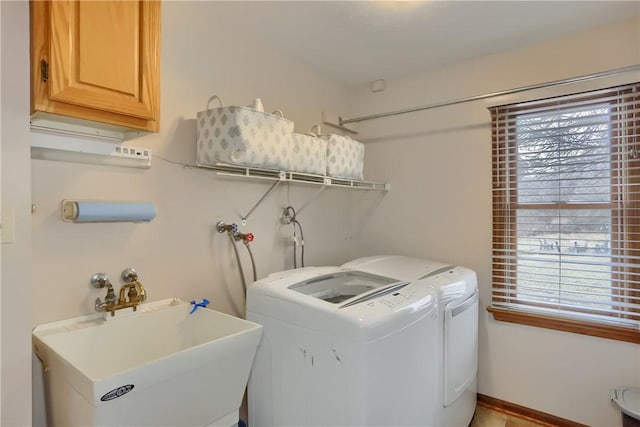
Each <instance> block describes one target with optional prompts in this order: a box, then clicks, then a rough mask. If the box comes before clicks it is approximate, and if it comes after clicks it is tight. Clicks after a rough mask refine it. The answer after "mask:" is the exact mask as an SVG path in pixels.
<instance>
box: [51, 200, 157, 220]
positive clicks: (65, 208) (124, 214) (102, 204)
mask: <svg viewBox="0 0 640 427" xmlns="http://www.w3.org/2000/svg"><path fill="white" fill-rule="evenodd" d="M83 207H91V210H92V212H91V214H90V215H89V216H87V215H85V214H84V212H83ZM61 208H62V209H61V211H62V220H63V221H65V222H149V221H151V220H152V219H153V218H155V216H156V211H155V205H154V204H153V203H150V202H124V201H88V200H84V201H81V200H70V199H63V200H62V202H61Z"/></svg>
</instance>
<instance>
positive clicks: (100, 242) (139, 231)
mask: <svg viewBox="0 0 640 427" xmlns="http://www.w3.org/2000/svg"><path fill="white" fill-rule="evenodd" d="M0 7H2V14H1V19H2V205H3V206H4V207H8V206H13V207H14V208H15V209H16V235H17V243H15V244H6V245H4V246H3V248H2V250H3V253H2V290H1V291H2V295H1V303H2V307H1V311H0V313H1V315H2V319H1V320H2V326H1V327H2V331H1V332H2V355H1V356H2V376H1V380H2V389H1V394H2V408H1V411H2V412H1V413H2V420H1V424H2V425H3V426H5V425H6V426H13V425H16V426H25V425H30V424H31V399H30V394H31V391H32V390H31V386H30V383H29V380H28V379H29V376H30V375H29V374H30V372H29V370H30V363H31V346H30V328H31V327H32V326H34V325H36V324H39V323H43V322H48V321H52V320H57V319H62V318H67V317H71V316H77V315H81V314H86V313H90V312H92V311H93V300H94V299H95V298H96V297H97V296H102V293H101V292H99V291H97V290H94V289H91V288H90V286H89V282H88V281H89V277H90V276H91V274H93V273H95V272H98V271H104V272H106V273H108V274H110V275H111V277H112V279H113V280H114V281H116V280H117V276H118V275H119V273H120V271H121V270H122V269H123V268H125V267H127V266H134V267H136V268H137V269H138V271H139V273H140V276H141V280H142V281H143V283H144V284H145V286H146V288H147V290H148V292H149V297H150V299H151V300H155V299H160V298H164V297H168V296H173V295H175V296H178V297H181V298H183V299H187V300H189V299H193V298H201V297H207V298H209V299H210V300H211V301H212V304H213V306H214V308H217V309H220V310H223V311H226V312H230V313H239V312H241V311H242V308H241V307H242V302H243V300H242V295H241V290H240V287H239V284H238V276H237V270H236V266H235V260H234V258H233V256H232V251H231V249H230V246H229V244H228V242H227V241H226V237H224V236H221V235H218V234H216V233H215V232H214V231H213V226H214V224H215V223H216V222H217V221H218V220H219V219H222V220H226V221H238V220H239V217H240V216H241V214H244V213H246V212H247V211H248V209H249V208H251V207H252V206H253V204H254V203H255V202H256V201H257V200H258V198H259V197H261V196H262V194H263V193H264V192H265V191H266V190H267V188H268V184H265V183H261V182H241V181H236V180H231V179H224V178H221V177H219V176H217V175H215V173H213V172H211V171H206V170H200V169H189V168H183V167H181V166H178V165H175V164H172V163H169V162H165V161H163V160H161V159H160V158H155V159H154V164H153V167H152V169H151V170H148V171H141V170H130V169H121V168H105V167H99V166H89V165H77V164H70V163H56V162H47V161H40V160H34V161H30V159H29V148H28V146H29V139H30V137H31V136H30V134H29V131H28V125H27V123H28V85H29V83H28V75H29V72H28V57H27V54H28V40H29V38H28V5H27V3H26V2H16V3H11V2H6V1H2V2H0ZM223 7H224V3H223V2H206V3H205V2H164V3H163V22H162V28H163V30H162V31H163V33H162V95H161V98H162V119H161V132H160V133H159V134H157V135H152V136H148V137H145V138H143V139H141V140H139V141H136V142H135V144H138V145H141V146H145V147H151V148H152V149H153V150H154V153H156V154H157V155H158V156H161V157H164V158H167V159H170V160H172V161H177V162H183V163H191V162H193V159H194V156H195V142H194V141H195V123H194V121H193V120H194V118H195V114H196V112H197V111H199V110H201V109H203V108H204V104H205V103H206V100H207V98H208V96H209V95H210V94H213V93H217V94H219V95H221V96H222V97H223V99H225V101H226V102H227V103H229V104H245V103H249V102H250V100H251V99H252V98H254V97H256V96H259V97H261V98H262V99H263V101H264V103H265V106H266V107H267V108H268V109H271V108H281V109H283V110H284V111H285V113H286V114H287V116H288V117H289V118H291V119H292V120H294V121H295V123H296V128H297V130H298V131H303V130H305V129H306V128H308V127H309V126H311V125H312V124H314V123H316V122H317V121H319V118H320V111H321V110H325V109H326V110H331V111H336V112H339V113H341V114H343V115H344V116H348V115H349V113H350V112H351V113H366V112H378V111H386V110H390V109H394V108H396V107H406V106H407V105H418V104H422V103H426V102H430V101H437V100H441V99H450V98H455V97H459V96H464V95H469V94H476V93H481V92H486V91H491V90H499V89H504V88H508V87H513V86H519V85H523V84H529V83H536V82H539V81H545V80H552V79H555V78H562V77H567V76H572V75H576V74H583V73H588V72H593V71H600V70H602V69H607V68H614V67H617V66H622V65H627V64H630V63H638V62H640V61H639V60H638V48H637V44H635V51H634V50H633V48H634V43H637V40H638V34H637V28H638V26H637V23H630V24H629V25H628V26H626V27H616V28H613V29H610V30H605V31H603V32H602V33H601V34H599V35H598V34H597V33H593V34H590V35H586V36H585V37H584V38H581V37H576V38H574V39H568V40H566V41H565V42H564V47H565V49H564V50H563V49H559V48H552V49H547V47H548V46H544V45H542V46H538V47H534V48H531V49H527V50H522V51H519V52H514V53H507V54H504V55H498V56H496V57H491V58H485V59H479V60H477V61H471V62H469V63H465V64H459V65H458V66H452V67H448V68H446V69H442V70H438V71H435V72H433V73H430V74H425V75H421V76H416V77H415V78H413V79H407V80H404V81H397V82H388V83H389V84H388V90H387V91H386V92H383V93H381V94H377V96H375V97H373V96H370V95H368V94H365V93H363V94H361V96H358V97H356V96H354V95H355V94H354V93H350V92H349V91H347V90H345V89H344V88H342V87H341V86H339V85H337V84H335V83H334V82H332V81H330V80H328V79H326V78H324V77H323V76H321V75H318V74H316V73H315V72H314V71H313V70H310V69H308V68H306V67H305V66H304V65H302V64H300V63H297V62H295V61H292V60H291V59H289V58H287V57H285V56H283V55H281V54H280V53H278V52H275V51H271V50H269V49H263V48H261V46H260V45H259V42H256V41H255V40H245V39H243V35H242V34H237V32H234V28H233V22H226V21H225V20H224V19H222V18H221V16H223V14H220V15H217V14H216V10H219V9H217V8H223ZM634 24H635V26H634ZM609 42H611V44H609ZM613 42H615V43H613ZM594 44H596V45H599V46H602V47H603V49H601V51H603V56H602V57H594V56H593V55H592V52H593V51H598V49H597V47H596V48H595V49H594V47H593V46H594ZM612 46H616V48H615V49H613V48H611V47H612ZM619 46H628V48H620V49H618V47H619ZM567 48H570V49H569V50H567ZM567 52H574V53H575V57H573V55H572V56H571V58H570V59H571V60H570V61H569V60H566V58H567ZM578 53H579V54H578ZM536 58H537V59H540V58H546V59H548V61H546V62H544V66H541V65H540V63H539V62H538V61H536V60H535V59H536ZM529 65H531V67H529ZM417 89H419V90H417ZM354 100H356V101H358V102H357V103H358V104H359V105H361V106H362V107H361V108H360V109H358V110H357V109H352V108H351V106H352V104H353V101H354ZM419 114H423V115H419V116H405V117H403V118H398V119H390V120H392V121H390V122H389V121H387V122H382V121H379V122H377V123H372V124H369V125H367V126H366V131H367V132H366V133H365V136H366V135H368V137H369V139H371V140H372V141H373V142H372V143H370V144H369V145H368V146H367V162H368V165H367V170H366V176H367V177H368V178H370V179H376V180H381V181H382V180H388V181H390V182H391V184H392V191H391V192H390V193H388V194H386V195H383V194H382V193H376V192H372V193H366V192H347V191H344V190H334V189H331V190H326V191H324V192H323V193H321V194H319V195H318V194H317V189H316V188H315V187H302V186H290V187H289V186H286V185H282V186H281V187H282V188H279V189H277V190H276V191H275V192H274V194H272V196H271V197H270V198H269V199H268V200H267V201H266V202H265V203H264V204H262V205H261V206H260V207H259V208H258V209H257V210H256V211H255V212H254V214H253V215H252V217H251V218H250V219H249V224H248V226H247V227H246V228H245V230H246V231H252V232H254V233H255V234H256V241H255V243H254V245H253V247H254V251H255V255H256V259H257V261H258V270H259V275H260V276H264V275H266V274H267V273H269V272H271V271H275V270H280V269H283V268H286V267H289V266H291V260H290V249H288V247H287V242H286V236H287V235H288V229H286V228H283V227H280V225H279V213H280V210H281V208H282V207H284V206H286V205H287V204H289V203H291V204H293V205H294V207H296V208H298V207H300V206H303V205H306V206H307V207H306V208H305V209H304V210H303V212H302V213H300V217H299V219H300V220H301V222H302V224H303V226H304V231H305V238H306V239H305V240H306V243H307V263H308V264H334V263H339V262H342V261H344V260H346V259H349V258H352V257H353V256H356V255H365V254H373V253H380V252H388V253H404V254H410V255H415V256H425V257H430V258H438V259H445V260H450V261H452V262H457V263H460V264H464V265H467V266H469V267H471V268H474V269H476V270H477V271H478V273H479V277H480V280H481V288H482V298H483V303H484V305H487V304H488V301H489V300H488V298H489V296H488V295H489V281H488V279H489V274H490V273H489V265H490V258H489V256H490V255H489V253H490V237H489V235H490V231H489V230H490V228H491V225H490V224H491V219H490V160H489V154H490V148H489V146H488V144H487V141H488V139H487V138H488V131H489V124H488V119H487V115H486V112H485V110H484V107H483V106H475V107H472V106H470V105H469V106H461V107H459V108H455V109H453V110H441V111H433V112H431V113H419ZM424 114H426V115H424ZM454 114H455V115H456V116H454ZM458 116H462V118H459V117H458ZM38 137H39V136H38ZM374 140H375V141H374ZM388 159H392V161H393V165H389V162H388ZM398 165H402V167H399V166H398ZM63 198H78V199H81V198H91V199H134V200H150V201H154V202H155V203H156V204H157V208H158V216H157V218H156V219H155V220H154V221H153V222H151V223H150V224H137V225H136V224H68V223H63V222H62V221H61V220H60V219H59V216H60V206H59V203H60V201H61V200H62V199H63ZM31 200H33V203H34V204H36V205H37V211H36V213H35V214H34V215H33V217H32V216H31V214H30V212H29V208H30V203H31ZM307 202H310V204H309V205H307ZM31 235H33V238H32V236H31ZM32 241H33V250H32V249H31V242H32ZM240 249H242V248H240ZM32 252H33V255H32ZM241 255H242V256H243V260H246V259H247V257H246V256H245V255H246V254H244V253H243V252H242V251H241ZM245 264H246V263H245ZM32 274H33V278H32V277H31V275H32ZM247 274H248V269H247ZM481 321H482V322H481V337H480V343H481V348H480V351H481V352H480V356H481V366H480V392H482V393H485V394H487V395H490V396H495V397H498V398H502V399H505V400H509V401H512V402H515V403H520V404H522V405H525V406H529V407H532V408H535V409H538V410H543V411H547V412H550V413H553V414H556V415H559V416H563V417H566V418H570V419H573V420H576V421H582V422H586V423H588V424H592V425H616V424H618V423H619V421H618V418H617V412H616V411H615V410H614V409H613V408H612V407H611V406H610V404H609V403H608V397H607V393H608V389H609V388H610V387H612V386H614V385H617V384H619V383H621V382H627V383H628V382H629V381H632V382H636V383H637V382H639V378H638V375H639V374H638V372H639V371H640V369H639V368H640V367H639V366H638V360H639V356H640V354H639V351H638V346H635V345H630V344H624V343H617V342H610V341H606V340H600V339H595V338H589V337H583V336H578V335H571V334H564V333H560V332H557V333H556V332H550V331H544V330H536V329H530V328H526V327H520V326H514V325H507V324H499V323H496V322H494V321H493V320H492V319H490V318H489V317H488V316H486V314H484V313H483V315H482V318H481ZM513 344H517V345H516V346H513ZM572 354H575V355H580V358H579V359H578V360H576V358H574V357H572ZM521 355H522V356H523V358H524V362H523V363H521V362H519V361H518V360H517V359H516V357H518V356H521ZM547 367H551V368H552V369H550V370H549V369H545V368H547ZM35 368H36V369H35V372H36V382H35V384H36V386H35V387H36V388H34V390H33V392H34V393H33V394H34V396H35V407H34V416H33V425H42V424H43V423H44V411H43V407H42V396H41V386H40V384H39V382H38V378H37V376H38V375H39V373H38V366H36V367H35ZM498 368H500V369H501V370H502V371H501V372H498V370H497V369H498ZM567 396H569V397H567ZM574 396H577V397H574Z"/></svg>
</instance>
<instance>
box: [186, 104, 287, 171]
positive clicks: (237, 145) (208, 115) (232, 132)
mask: <svg viewBox="0 0 640 427" xmlns="http://www.w3.org/2000/svg"><path fill="white" fill-rule="evenodd" d="M216 99H217V100H218V102H219V103H220V107H219V108H210V104H211V101H213V100H216ZM292 135H293V122H292V121H290V120H287V119H285V118H284V117H280V116H278V115H276V114H269V113H265V112H262V111H258V110H254V109H253V108H249V107H239V106H226V107H225V106H223V104H222V100H221V99H220V98H219V97H218V96H216V95H214V96H212V97H211V98H209V101H208V102H207V109H206V110H204V111H200V112H198V114H197V148H196V164H197V165H198V166H215V164H216V163H227V164H232V165H241V166H257V167H264V168H270V169H279V170H285V169H288V168H289V165H290V157H291V138H292Z"/></svg>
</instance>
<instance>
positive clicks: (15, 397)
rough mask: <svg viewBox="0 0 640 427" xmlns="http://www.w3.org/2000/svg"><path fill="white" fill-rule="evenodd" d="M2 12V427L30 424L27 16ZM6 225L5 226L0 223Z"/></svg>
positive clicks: (22, 5)
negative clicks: (7, 234)
mask: <svg viewBox="0 0 640 427" xmlns="http://www.w3.org/2000/svg"><path fill="white" fill-rule="evenodd" d="M0 8H2V24H1V28H2V48H1V55H2V59H1V64H2V65H1V67H2V106H1V109H2V134H1V138H2V155H1V158H2V166H1V168H2V191H1V193H2V207H3V208H4V209H13V211H14V212H15V218H16V220H15V237H16V242H15V243H6V244H3V245H2V266H1V270H2V295H1V296H0V301H1V303H2V307H1V308H0V313H1V314H2V317H1V318H0V324H1V328H2V331H1V334H2V355H1V359H2V373H1V378H2V388H1V390H0V394H1V395H2V409H1V411H2V418H1V419H0V424H1V425H3V426H26V425H29V424H30V423H31V387H30V383H31V308H32V299H31V217H30V216H31V214H30V207H31V198H30V187H31V177H30V172H29V170H30V166H29V157H30V154H29V145H30V144H29V77H28V76H29V13H28V10H29V8H28V3H27V2H6V1H2V2H0ZM3 226H6V223H5V224H3Z"/></svg>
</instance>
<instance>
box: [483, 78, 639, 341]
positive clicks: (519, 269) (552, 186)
mask: <svg viewBox="0 0 640 427" xmlns="http://www.w3.org/2000/svg"><path fill="white" fill-rule="evenodd" d="M490 112H491V117H492V144H493V291H492V307H497V308H502V309H506V310H512V311H513V312H523V313H534V314H536V315H543V316H549V317H551V318H552V319H565V318H568V319H571V320H572V321H574V322H575V321H578V322H588V323H591V324H606V325H612V326H613V327H616V328H631V329H635V330H636V331H640V83H634V84H629V85H624V86H619V87H614V88H609V89H604V90H598V91H592V92H587V93H580V94H575V95H569V96H562V97H557V98H550V99H545V100H539V101H533V102H527V103H519V104H511V105H503V106H497V107H492V108H490ZM638 336H639V337H640V332H639V333H638Z"/></svg>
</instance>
